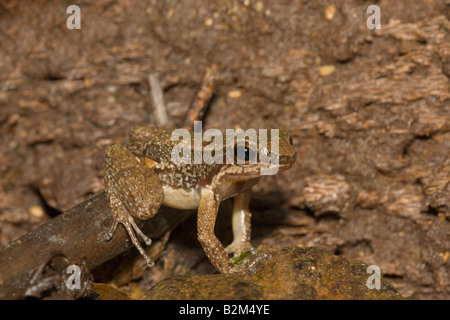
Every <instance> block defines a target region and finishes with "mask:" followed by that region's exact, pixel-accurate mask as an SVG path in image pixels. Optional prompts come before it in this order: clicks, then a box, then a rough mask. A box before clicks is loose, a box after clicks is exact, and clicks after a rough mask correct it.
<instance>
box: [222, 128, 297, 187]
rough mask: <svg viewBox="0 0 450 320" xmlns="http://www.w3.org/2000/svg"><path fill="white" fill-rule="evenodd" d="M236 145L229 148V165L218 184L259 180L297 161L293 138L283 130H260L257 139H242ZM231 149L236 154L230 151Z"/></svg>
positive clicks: (235, 183) (256, 135)
mask: <svg viewBox="0 0 450 320" xmlns="http://www.w3.org/2000/svg"><path fill="white" fill-rule="evenodd" d="M233 143H234V144H233V145H232V146H231V145H229V144H228V145H227V148H228V149H227V155H228V158H227V162H226V165H224V166H223V167H222V169H221V170H220V173H219V174H218V177H217V178H218V179H217V182H225V181H226V182H227V183H231V184H233V185H237V184H242V183H243V182H248V181H251V180H255V181H256V180H257V178H259V177H261V176H264V175H274V174H276V173H278V172H280V171H284V170H287V169H289V168H291V167H292V165H293V164H294V162H295V160H296V152H295V149H294V147H293V141H292V138H291V137H290V136H289V134H288V132H287V131H286V130H283V129H270V130H265V131H264V130H260V131H259V134H255V135H254V136H253V137H251V136H250V137H246V138H245V139H239V138H238V139H237V141H233ZM230 148H233V149H234V152H229V151H230ZM230 153H231V154H232V155H233V157H232V158H230V156H229V155H230ZM245 184H246V185H247V184H248V183H245Z"/></svg>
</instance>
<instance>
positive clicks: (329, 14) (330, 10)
mask: <svg viewBox="0 0 450 320" xmlns="http://www.w3.org/2000/svg"><path fill="white" fill-rule="evenodd" d="M335 13H336V7H335V6H333V5H331V6H328V7H327V8H326V9H325V19H327V20H329V21H331V20H333V18H334V14H335Z"/></svg>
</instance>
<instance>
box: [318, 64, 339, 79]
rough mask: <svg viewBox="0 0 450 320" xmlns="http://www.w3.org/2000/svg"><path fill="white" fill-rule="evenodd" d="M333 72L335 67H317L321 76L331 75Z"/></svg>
mask: <svg viewBox="0 0 450 320" xmlns="http://www.w3.org/2000/svg"><path fill="white" fill-rule="evenodd" d="M334 70H336V67H335V66H332V65H326V66H321V67H319V73H320V75H321V76H329V75H330V74H332V73H333V72H334Z"/></svg>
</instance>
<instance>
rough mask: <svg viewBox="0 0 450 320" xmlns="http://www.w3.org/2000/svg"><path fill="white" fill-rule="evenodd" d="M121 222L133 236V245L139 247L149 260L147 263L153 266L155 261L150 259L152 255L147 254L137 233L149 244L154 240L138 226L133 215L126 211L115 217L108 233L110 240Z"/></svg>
mask: <svg viewBox="0 0 450 320" xmlns="http://www.w3.org/2000/svg"><path fill="white" fill-rule="evenodd" d="M119 223H121V224H123V225H124V227H125V229H126V230H127V233H128V235H129V236H130V238H131V241H132V242H133V245H134V246H135V247H136V249H138V251H139V253H140V254H141V255H142V256H143V257H144V259H145V261H146V262H147V265H148V266H149V267H153V266H154V265H155V263H154V262H153V261H152V260H151V259H150V257H149V256H148V255H147V253H146V252H145V250H144V249H143V248H142V247H141V244H140V243H139V240H138V239H137V237H136V234H135V233H137V234H138V235H139V236H140V237H141V238H142V239H143V240H144V242H145V244H146V245H147V246H149V245H150V244H151V243H152V240H151V239H150V238H149V237H147V236H146V235H145V234H144V233H143V232H142V231H141V229H140V228H139V227H138V225H137V224H136V222H135V221H134V218H133V217H132V216H131V215H129V214H126V213H124V214H122V215H119V217H116V216H115V217H114V222H113V225H112V226H111V229H110V230H109V232H108V233H107V234H106V238H107V240H108V241H109V240H111V239H112V237H113V235H114V233H115V231H116V229H117V226H118V224H119ZM133 229H134V231H133Z"/></svg>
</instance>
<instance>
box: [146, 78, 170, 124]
mask: <svg viewBox="0 0 450 320" xmlns="http://www.w3.org/2000/svg"><path fill="white" fill-rule="evenodd" d="M148 82H149V84H150V93H151V95H150V98H151V100H152V104H153V113H154V115H155V121H156V125H157V126H158V127H167V126H168V124H169V116H168V115H167V109H166V105H165V103H164V94H163V91H162V88H161V85H160V82H159V78H158V75H157V74H156V73H152V74H150V75H149V76H148Z"/></svg>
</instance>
